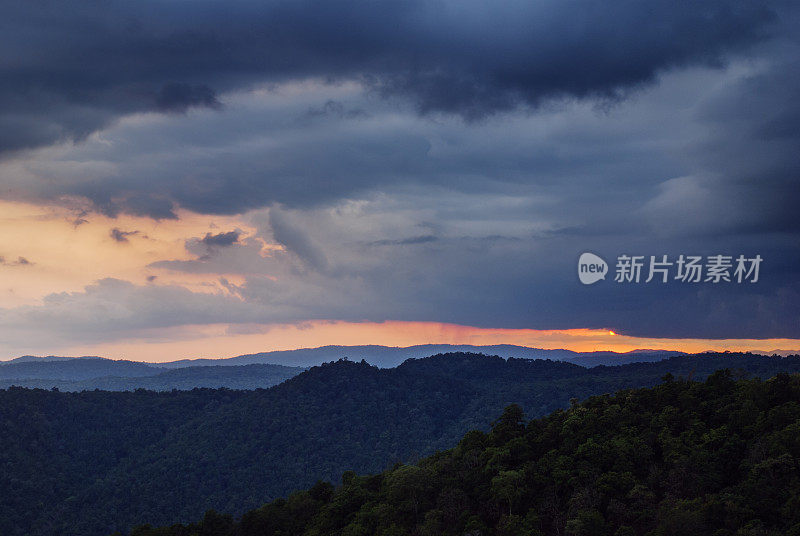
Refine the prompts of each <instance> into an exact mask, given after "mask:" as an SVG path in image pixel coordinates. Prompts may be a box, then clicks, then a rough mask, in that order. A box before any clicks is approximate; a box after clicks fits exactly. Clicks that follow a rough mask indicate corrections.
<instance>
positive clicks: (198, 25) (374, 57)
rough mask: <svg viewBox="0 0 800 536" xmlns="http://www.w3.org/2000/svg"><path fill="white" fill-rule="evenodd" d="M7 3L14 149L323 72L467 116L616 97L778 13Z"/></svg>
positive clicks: (724, 4)
mask: <svg viewBox="0 0 800 536" xmlns="http://www.w3.org/2000/svg"><path fill="white" fill-rule="evenodd" d="M0 12H1V14H2V20H3V22H2V24H3V31H2V33H0V36H2V37H0V65H2V67H0V78H1V79H2V80H3V84H2V89H0V117H2V120H0V127H1V128H0V132H2V133H3V134H2V135H0V136H2V137H0V151H7V150H11V149H18V148H24V147H33V146H37V145H41V144H47V143H50V142H53V141H56V140H59V139H63V138H77V139H81V138H82V137H85V136H86V135H87V134H89V133H91V132H92V131H94V130H96V129H98V128H100V127H102V126H104V125H107V124H108V123H109V122H110V121H113V120H114V118H116V117H118V116H119V115H120V114H124V113H128V112H132V111H140V110H161V111H178V112H181V111H185V110H186V109H188V108H190V107H198V106H199V107H218V106H219V101H218V100H217V97H216V94H217V92H220V91H226V90H230V89H232V88H237V87H244V86H247V85H248V84H251V83H254V82H280V81H284V80H288V79H304V78H309V77H318V78H322V79H327V80H348V79H349V80H359V81H362V82H364V83H366V84H368V85H369V86H371V87H373V88H374V89H376V90H378V91H379V92H381V93H383V94H386V95H397V96H401V97H404V98H407V99H410V100H411V101H412V102H414V103H415V105H416V106H417V108H418V109H419V110H420V111H422V112H445V113H453V114H458V115H461V116H463V117H466V118H479V117H483V116H485V115H487V114H491V113H494V112H497V111H503V110H511V109H514V108H517V107H519V106H537V105H538V104H539V103H540V102H542V100H545V99H550V98H601V99H616V98H619V97H620V96H622V95H624V94H625V93H626V92H627V91H628V90H630V89H631V88H635V87H637V86H639V85H641V84H643V83H648V82H650V81H652V80H653V79H654V78H655V77H656V76H657V74H658V73H659V72H661V71H663V70H665V69H669V68H672V67H676V66H683V65H690V64H717V63H720V62H723V61H724V60H725V58H726V55H727V54H728V53H730V52H732V51H736V50H740V49H742V48H744V47H747V46H748V45H750V44H752V43H754V42H756V41H757V40H759V38H760V37H761V36H762V35H763V34H764V33H765V32H766V31H768V28H769V26H768V23H769V22H770V20H771V17H772V11H771V10H770V9H769V8H768V4H765V3H764V2H761V1H754V0H753V1H750V0H737V1H719V0H717V1H709V2H702V3H698V2H688V1H682V2H674V1H672V0H649V1H630V0H627V1H614V2H609V1H599V0H578V1H575V2H560V1H549V2H535V3H531V2H521V1H514V2H507V3H503V4H499V5H498V4H496V3H491V2H485V1H470V2H423V1H421V0H412V1H400V0H383V1H379V2H358V1H356V0H331V1H325V2H319V1H308V0H299V1H295V2H277V1H267V2H256V1H250V0H233V1H229V2H221V1H216V0H215V1H210V0H201V1H197V2H191V3H190V4H186V3H180V2H169V1H163V0H149V1H142V2H122V1H100V0H90V1H87V2H82V3H80V4H78V5H74V4H63V3H58V2H21V1H13V0H6V1H4V2H2V5H1V6H0Z"/></svg>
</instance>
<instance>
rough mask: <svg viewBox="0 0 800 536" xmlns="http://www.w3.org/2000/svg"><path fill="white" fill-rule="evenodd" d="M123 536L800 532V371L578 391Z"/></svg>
mask: <svg viewBox="0 0 800 536" xmlns="http://www.w3.org/2000/svg"><path fill="white" fill-rule="evenodd" d="M133 534H134V535H135V536H190V535H202V536H278V535H298V536H299V535H307V536H323V535H324V536H339V535H341V536H356V535H364V536H366V535H376V536H403V535H409V536H410V535H420V536H422V535H443V536H444V535H453V536H457V535H464V534H468V535H470V536H490V535H497V536H521V535H530V536H541V535H547V536H561V535H569V536H633V535H646V536H674V535H693V536H703V535H707V536H745V535H751V536H755V535H759V536H785V535H797V534H800V376H798V375H794V376H789V375H787V374H780V375H778V376H777V377H775V378H774V379H771V380H768V381H766V382H763V381H759V380H740V381H734V380H733V379H732V377H731V374H730V372H729V371H720V372H717V373H715V374H713V375H712V376H711V377H709V378H708V379H707V380H706V381H705V382H704V383H697V382H688V381H683V380H676V379H675V378H674V377H672V376H671V375H668V376H667V377H666V378H665V382H664V383H663V384H662V385H660V386H658V387H655V388H650V389H639V390H626V391H621V392H619V393H617V394H616V395H614V396H609V395H603V396H596V397H592V398H590V399H589V400H588V401H586V402H584V403H582V404H575V405H573V406H572V407H571V408H570V409H568V410H566V411H564V410H559V411H556V412H554V413H552V414H551V415H549V416H547V417H545V418H541V419H534V420H532V421H529V422H525V420H524V418H523V410H522V408H520V407H519V406H517V405H513V406H510V407H508V408H507V409H506V411H505V412H504V413H503V414H502V416H501V417H500V418H499V419H498V420H497V421H496V422H495V423H494V425H493V426H492V429H491V431H490V432H489V433H482V432H480V431H472V432H469V433H468V434H466V435H465V436H464V438H463V439H462V440H461V441H460V442H459V443H458V445H457V446H456V447H455V448H453V449H452V450H449V451H445V452H440V453H438V454H435V455H433V456H430V457H428V458H425V459H423V460H421V461H419V462H418V463H416V464H410V465H401V464H398V465H397V466H395V467H394V468H393V469H391V470H387V471H384V472H382V473H379V474H375V475H372V476H356V475H355V474H354V473H346V474H345V475H344V476H343V478H342V480H341V485H339V486H338V487H336V488H334V487H333V486H332V485H330V484H327V483H324V482H320V483H317V484H316V485H314V486H313V487H311V488H310V489H308V490H306V491H299V492H295V493H293V494H291V495H290V496H289V497H288V499H278V500H276V501H273V502H271V503H269V504H267V505H265V506H263V507H261V508H259V509H257V510H253V511H250V512H247V513H246V514H244V516H242V517H241V519H240V520H238V521H236V522H234V520H233V518H232V517H231V516H229V515H228V516H226V515H220V514H217V513H215V512H213V511H211V512H208V513H206V515H205V517H204V518H203V520H202V521H200V522H198V523H194V524H191V525H188V526H183V525H177V526H172V527H165V528H163V529H152V528H150V527H149V526H142V527H139V528H137V529H136V530H134V531H133Z"/></svg>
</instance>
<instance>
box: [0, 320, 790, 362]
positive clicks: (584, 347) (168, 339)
mask: <svg viewBox="0 0 800 536" xmlns="http://www.w3.org/2000/svg"><path fill="white" fill-rule="evenodd" d="M371 344H374V345H383V346H399V347H405V346H414V345H419V344H452V345H475V346H489V345H500V344H509V345H517V346H527V347H533V348H542V349H547V350H553V349H565V350H573V351H576V352H591V351H614V352H628V351H631V350H640V349H650V350H677V351H682V352H687V353H698V352H705V351H732V352H737V351H741V352H744V351H752V352H762V353H770V352H772V351H773V350H781V351H787V350H788V351H793V352H794V351H798V353H800V350H798V349H800V339H718V340H717V339H667V338H645V337H632V336H629V335H620V334H618V333H616V332H614V331H612V330H609V329H585V328H576V329H564V330H535V329H501V328H480V327H474V326H464V325H458V324H446V323H440V322H413V321H386V322H344V321H331V320H315V321H309V322H300V323H296V324H272V325H256V324H254V325H251V326H236V325H228V324H213V325H202V326H199V325H198V326H182V327H179V328H169V329H164V330H155V331H151V332H148V333H147V334H146V335H142V336H141V338H138V339H128V340H121V341H116V342H107V343H100V344H92V345H74V346H70V347H59V348H48V349H39V350H37V351H36V352H30V353H36V354H37V355H43V352H45V354H55V355H72V356H75V355H100V356H104V357H109V358H113V359H130V360H136V361H149V362H163V361H173V360H176V359H194V358H221V357H233V356H236V355H241V354H250V353H258V352H267V351H273V350H294V349H298V348H314V347H319V346H327V345H338V346H350V345H371ZM13 357H17V356H14V355H2V356H0V359H9V358H13Z"/></svg>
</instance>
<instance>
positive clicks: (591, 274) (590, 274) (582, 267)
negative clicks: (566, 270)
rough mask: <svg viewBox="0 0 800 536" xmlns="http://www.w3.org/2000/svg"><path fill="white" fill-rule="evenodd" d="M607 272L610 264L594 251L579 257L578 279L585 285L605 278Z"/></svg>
mask: <svg viewBox="0 0 800 536" xmlns="http://www.w3.org/2000/svg"><path fill="white" fill-rule="evenodd" d="M607 273H608V264H606V261H604V260H603V259H601V258H600V257H598V256H597V255H595V254H594V253H583V254H582V255H581V257H580V258H579V259H578V279H580V280H581V283H583V284H584V285H591V284H592V283H597V282H598V281H600V280H601V279H605V278H606V274H607Z"/></svg>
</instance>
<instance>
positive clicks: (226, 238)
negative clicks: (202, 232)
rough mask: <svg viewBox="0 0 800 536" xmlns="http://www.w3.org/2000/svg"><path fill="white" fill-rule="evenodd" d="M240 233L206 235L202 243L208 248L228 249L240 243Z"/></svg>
mask: <svg viewBox="0 0 800 536" xmlns="http://www.w3.org/2000/svg"><path fill="white" fill-rule="evenodd" d="M240 234H241V233H239V231H229V232H227V233H218V234H211V233H206V236H204V237H203V238H202V239H201V240H200V242H202V243H203V244H205V245H207V246H219V247H226V246H232V245H233V244H235V243H237V242H238V241H239V235H240Z"/></svg>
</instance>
